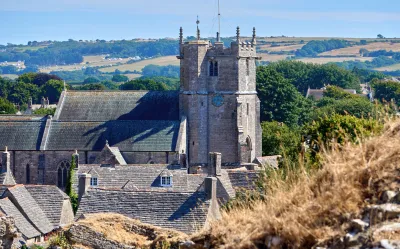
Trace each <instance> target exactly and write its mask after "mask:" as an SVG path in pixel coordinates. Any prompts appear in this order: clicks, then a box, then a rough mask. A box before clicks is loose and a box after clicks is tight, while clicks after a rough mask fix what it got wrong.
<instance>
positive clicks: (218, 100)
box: [212, 94, 224, 107]
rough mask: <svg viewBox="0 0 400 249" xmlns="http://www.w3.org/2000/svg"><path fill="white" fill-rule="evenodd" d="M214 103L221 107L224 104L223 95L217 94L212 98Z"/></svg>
mask: <svg viewBox="0 0 400 249" xmlns="http://www.w3.org/2000/svg"><path fill="white" fill-rule="evenodd" d="M212 104H213V105H214V106H216V107H220V106H222V105H223V104H224V97H223V96H222V95H219V94H218V95H215V96H214V97H213V99H212Z"/></svg>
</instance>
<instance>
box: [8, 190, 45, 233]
mask: <svg viewBox="0 0 400 249" xmlns="http://www.w3.org/2000/svg"><path fill="white" fill-rule="evenodd" d="M3 196H5V197H8V198H9V199H10V200H11V201H12V202H13V203H14V205H16V206H17V207H18V209H19V210H20V211H21V212H22V213H24V215H25V216H26V218H27V219H29V220H30V221H31V223H32V225H33V226H34V227H35V228H36V229H37V230H38V231H39V232H41V233H43V234H46V233H49V232H51V231H52V230H53V226H52V225H51V223H50V221H49V219H48V218H47V216H46V214H45V213H44V212H43V210H42V209H41V207H40V206H39V204H38V203H37V202H36V201H35V199H34V198H33V197H32V196H31V195H30V193H29V192H28V190H27V189H26V188H25V186H23V185H15V186H14V187H10V188H8V189H7V190H6V191H5V193H4V195H3Z"/></svg>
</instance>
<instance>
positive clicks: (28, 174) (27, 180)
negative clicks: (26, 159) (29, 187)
mask: <svg viewBox="0 0 400 249" xmlns="http://www.w3.org/2000/svg"><path fill="white" fill-rule="evenodd" d="M25 172H26V184H30V183H31V167H30V165H29V164H27V165H26V169H25Z"/></svg>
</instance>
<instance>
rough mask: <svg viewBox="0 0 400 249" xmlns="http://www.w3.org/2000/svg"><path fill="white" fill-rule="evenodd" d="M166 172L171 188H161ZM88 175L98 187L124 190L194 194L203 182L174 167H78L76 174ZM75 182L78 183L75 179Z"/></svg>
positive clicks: (151, 165) (152, 165)
mask: <svg viewBox="0 0 400 249" xmlns="http://www.w3.org/2000/svg"><path fill="white" fill-rule="evenodd" d="M166 170H168V173H169V174H170V175H172V186H171V187H162V186H161V185H160V175H161V174H162V173H163V172H165V171H166ZM82 173H89V174H91V175H92V176H96V177H97V178H98V187H100V188H108V189H110V188H113V189H121V188H123V189H126V190H142V191H143V190H160V191H175V192H177V191H178V192H195V191H196V190H198V189H199V187H200V185H201V184H202V183H203V181H204V177H205V176H202V175H193V174H188V173H187V169H182V168H180V166H174V165H154V164H147V165H123V166H120V165H116V166H115V167H102V166H101V165H82V164H80V165H79V167H78V173H77V174H75V177H78V174H82ZM75 182H78V180H77V179H76V181H75Z"/></svg>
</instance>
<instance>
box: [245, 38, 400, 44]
mask: <svg viewBox="0 0 400 249" xmlns="http://www.w3.org/2000/svg"><path fill="white" fill-rule="evenodd" d="M247 39H249V40H251V37H248V38H247ZM330 39H338V40H346V41H352V42H360V40H366V41H368V42H373V41H379V39H377V38H348V37H273V38H270V37H257V40H258V41H266V42H278V43H279V42H296V43H299V42H301V41H304V42H309V41H312V40H314V41H323V40H330ZM383 40H386V39H383ZM387 40H393V41H400V38H388V39H387Z"/></svg>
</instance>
